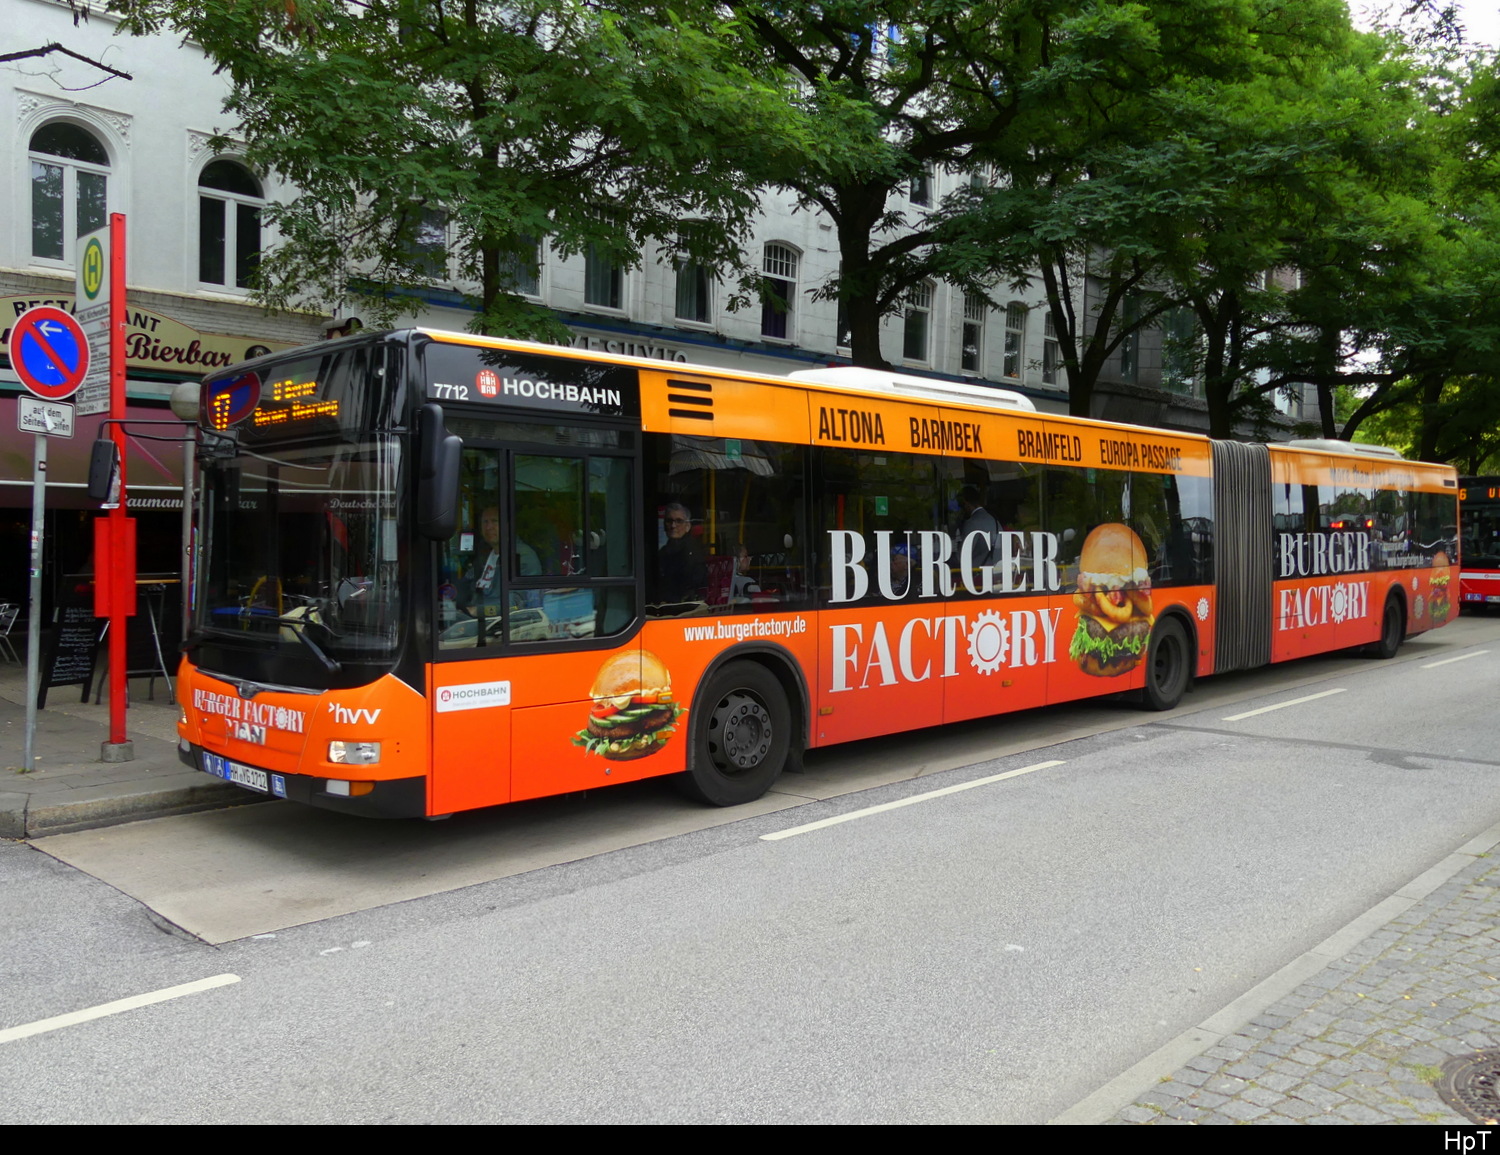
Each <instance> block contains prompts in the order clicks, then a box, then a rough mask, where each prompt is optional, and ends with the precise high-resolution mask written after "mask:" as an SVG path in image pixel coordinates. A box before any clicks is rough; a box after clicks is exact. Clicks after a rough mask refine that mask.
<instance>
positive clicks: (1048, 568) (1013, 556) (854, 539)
mask: <svg viewBox="0 0 1500 1155" xmlns="http://www.w3.org/2000/svg"><path fill="white" fill-rule="evenodd" d="M871 537H872V538H873V539H874V546H875V549H874V556H873V557H872V558H870V559H869V560H868V561H867V560H866V553H867V547H866V545H865V535H864V534H862V533H859V532H857V531H856V530H852V529H833V530H829V531H828V538H829V542H828V545H829V556H830V558H831V559H832V562H833V585H832V589H831V590H830V592H829V598H828V600H829V601H830V602H857V601H859V600H860V599H861V598H863V597H866V596H868V595H870V594H871V593H872V592H873V593H878V594H879V595H880V596H881V597H883V598H885V599H886V600H887V601H893V602H894V601H901V600H903V599H905V598H907V597H909V596H915V597H917V598H946V597H952V596H953V594H954V590H955V585H954V570H953V568H952V567H954V566H955V565H956V566H957V567H958V572H957V580H958V582H959V583H960V584H961V585H962V586H963V588H964V589H965V590H967V591H968V592H969V593H971V594H991V593H1001V594H1010V593H1022V592H1025V591H1031V592H1035V593H1056V592H1058V591H1059V590H1060V589H1061V586H1060V584H1059V582H1058V576H1057V535H1056V534H1053V533H1036V532H1032V533H1019V532H1016V531H1014V530H1001V531H1000V532H999V533H996V534H988V533H985V532H984V531H983V530H975V531H974V532H973V533H971V534H969V535H967V536H966V537H965V538H964V540H963V542H962V544H961V545H960V546H959V547H958V551H957V555H956V556H955V553H954V548H953V539H952V538H950V537H949V536H948V535H947V534H946V533H941V532H939V531H937V530H931V529H923V530H906V531H904V532H903V533H901V534H899V535H898V534H896V533H894V532H893V531H891V530H888V529H879V530H876V531H875V532H874V533H873V534H871ZM997 544H998V546H999V549H1000V560H999V562H997V563H996V564H995V565H993V566H988V565H981V564H979V561H977V560H976V559H983V558H985V557H987V556H989V555H990V551H991V550H992V549H993V548H994V547H995V546H996V545H997ZM897 546H900V547H901V549H902V551H903V552H902V554H901V555H899V556H901V557H902V558H903V561H905V559H907V558H909V559H910V561H909V567H910V568H909V569H908V572H906V573H904V574H900V573H898V572H897V567H898V563H896V562H895V561H894V560H893V559H894V557H896V556H898V555H897V554H896V553H895V547H897ZM872 569H873V571H874V573H873V577H874V589H873V590H872V589H871V577H872V574H871V570H872Z"/></svg>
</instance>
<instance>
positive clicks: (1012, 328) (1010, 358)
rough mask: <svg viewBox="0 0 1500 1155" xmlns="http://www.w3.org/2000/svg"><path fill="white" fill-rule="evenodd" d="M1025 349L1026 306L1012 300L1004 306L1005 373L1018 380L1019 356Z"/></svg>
mask: <svg viewBox="0 0 1500 1155" xmlns="http://www.w3.org/2000/svg"><path fill="white" fill-rule="evenodd" d="M1025 350H1026V306H1025V305H1018V304H1016V303H1015V302H1014V301H1012V302H1011V303H1010V304H1009V305H1006V306H1005V375H1006V376H1007V377H1010V378H1012V379H1016V380H1019V378H1020V376H1021V363H1022V362H1021V357H1022V355H1023V354H1024V352H1025Z"/></svg>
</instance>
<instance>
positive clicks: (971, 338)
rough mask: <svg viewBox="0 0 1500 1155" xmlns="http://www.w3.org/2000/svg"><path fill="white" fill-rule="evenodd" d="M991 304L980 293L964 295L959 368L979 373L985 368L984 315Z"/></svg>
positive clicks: (967, 371) (966, 371)
mask: <svg viewBox="0 0 1500 1155" xmlns="http://www.w3.org/2000/svg"><path fill="white" fill-rule="evenodd" d="M988 311H989V303H988V302H987V301H986V300H985V299H984V296H983V294H980V293H965V294H964V328H963V342H962V344H961V346H960V348H959V368H960V369H961V370H963V371H964V372H965V373H978V372H980V371H981V370H982V369H983V367H984V315H985V313H987V312H988Z"/></svg>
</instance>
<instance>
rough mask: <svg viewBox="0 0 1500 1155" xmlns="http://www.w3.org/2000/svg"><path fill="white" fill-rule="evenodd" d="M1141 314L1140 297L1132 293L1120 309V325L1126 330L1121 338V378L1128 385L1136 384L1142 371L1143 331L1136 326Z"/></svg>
mask: <svg viewBox="0 0 1500 1155" xmlns="http://www.w3.org/2000/svg"><path fill="white" fill-rule="evenodd" d="M1140 316H1141V302H1140V298H1138V297H1137V296H1136V295H1135V294H1134V293H1131V294H1130V295H1128V296H1127V297H1126V298H1125V304H1124V307H1123V308H1122V309H1121V311H1120V327H1121V328H1122V329H1124V330H1125V334H1124V336H1123V337H1121V338H1120V380H1121V381H1123V382H1124V383H1125V384H1127V385H1134V384H1135V383H1136V380H1137V378H1138V377H1139V376H1140V371H1141V332H1140V329H1138V328H1137V327H1136V326H1137V323H1138V322H1139V320H1140Z"/></svg>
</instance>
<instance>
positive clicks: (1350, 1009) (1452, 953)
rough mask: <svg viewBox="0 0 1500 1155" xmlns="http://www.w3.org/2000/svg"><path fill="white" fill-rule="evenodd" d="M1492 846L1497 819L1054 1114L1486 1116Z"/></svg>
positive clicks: (1495, 1036) (1083, 1119)
mask: <svg viewBox="0 0 1500 1155" xmlns="http://www.w3.org/2000/svg"><path fill="white" fill-rule="evenodd" d="M1497 849H1500V825H1497V826H1495V827H1491V828H1490V829H1489V830H1488V831H1486V832H1484V833H1483V834H1480V835H1478V836H1477V837H1475V838H1474V839H1472V840H1471V841H1470V842H1468V843H1467V844H1465V845H1464V846H1463V847H1461V848H1460V849H1459V850H1458V851H1456V852H1455V853H1453V854H1451V855H1449V856H1448V857H1447V858H1445V859H1444V860H1443V861H1442V862H1439V863H1438V864H1437V865H1435V866H1434V867H1432V869H1430V870H1428V871H1426V872H1425V873H1423V874H1422V875H1420V876H1419V877H1417V878H1415V879H1413V880H1412V881H1411V882H1410V883H1408V884H1407V885H1406V886H1404V887H1402V888H1401V889H1400V890H1399V891H1397V892H1396V893H1395V894H1393V895H1392V896H1391V897H1390V898H1388V899H1386V900H1385V901H1384V902H1381V903H1379V904H1377V905H1376V906H1375V907H1373V908H1372V909H1371V910H1369V911H1367V912H1366V913H1365V914H1363V915H1361V916H1360V917H1359V918H1356V919H1355V920H1354V921H1353V922H1351V923H1349V925H1347V926H1346V927H1344V928H1343V929H1342V930H1340V931H1338V932H1336V933H1335V934H1333V935H1331V936H1330V937H1329V938H1328V939H1326V940H1325V941H1324V942H1322V943H1320V944H1319V945H1318V946H1316V947H1314V948H1313V949H1312V950H1310V951H1308V952H1307V953H1306V954H1304V955H1302V956H1301V957H1300V958H1297V959H1294V960H1293V961H1292V962H1290V963H1288V964H1287V965H1286V966H1285V967H1283V968H1282V969H1281V970H1280V971H1278V972H1277V973H1276V974H1274V975H1272V976H1271V977H1270V978H1268V979H1266V980H1265V981H1264V982H1262V983H1260V984H1259V985H1258V986H1256V987H1255V988H1253V989H1252V990H1250V991H1248V992H1247V993H1246V994H1245V995H1243V996H1242V997H1240V998H1239V999H1236V1000H1235V1001H1234V1002H1233V1003H1231V1004H1230V1005H1229V1006H1227V1007H1225V1008H1224V1009H1223V1010H1222V1011H1220V1012H1219V1013H1218V1014H1216V1015H1214V1016H1212V1017H1211V1018H1209V1019H1207V1020H1205V1021H1204V1022H1203V1023H1201V1024H1199V1026H1198V1027H1196V1028H1194V1029H1192V1030H1189V1031H1186V1032H1184V1033H1183V1034H1182V1035H1180V1036H1178V1038H1177V1039H1175V1040H1173V1041H1172V1042H1171V1043H1169V1044H1167V1045H1166V1046H1165V1047H1162V1048H1161V1049H1160V1050H1158V1051H1157V1052H1155V1053H1154V1054H1152V1055H1150V1056H1148V1057H1147V1058H1146V1059H1144V1060H1142V1061H1141V1062H1140V1063H1137V1064H1136V1065H1135V1066H1134V1067H1132V1068H1131V1069H1130V1070H1129V1071H1126V1072H1125V1073H1124V1074H1122V1075H1121V1076H1120V1077H1118V1078H1116V1079H1114V1080H1112V1081H1111V1082H1110V1083H1109V1084H1107V1085H1106V1086H1105V1087H1103V1088H1101V1089H1100V1090H1099V1091H1097V1092H1095V1093H1094V1094H1093V1095H1091V1096H1089V1098H1087V1099H1085V1100H1084V1101H1083V1102H1082V1103H1079V1104H1077V1105H1076V1106H1074V1107H1072V1108H1070V1109H1069V1110H1068V1111H1066V1112H1065V1113H1064V1114H1063V1115H1061V1116H1059V1117H1058V1118H1056V1119H1054V1120H1053V1122H1054V1123H1113V1124H1153V1125H1155V1124H1171V1125H1182V1124H1198V1125H1204V1124H1220V1125H1222V1124H1228V1123H1254V1124H1282V1125H1286V1124H1293V1123H1313V1124H1325V1125H1326V1124H1330V1123H1428V1124H1438V1125H1442V1126H1448V1127H1455V1126H1472V1125H1474V1124H1475V1123H1476V1122H1479V1123H1485V1124H1490V1123H1494V1122H1495V1121H1496V1117H1497V1116H1500V1090H1497V1085H1496V1084H1497V1081H1500V1080H1497V1072H1500V978H1497V976H1500V856H1497V855H1495V852H1496V850H1497ZM1463 1058H1467V1059H1469V1060H1471V1061H1470V1062H1468V1063H1465V1062H1463V1061H1462V1059H1463ZM1439 1087H1442V1088H1443V1089H1445V1090H1447V1091H1449V1092H1450V1093H1451V1092H1454V1091H1457V1092H1458V1094H1457V1098H1458V1100H1459V1101H1460V1102H1462V1103H1463V1104H1464V1105H1465V1107H1466V1108H1467V1109H1468V1112H1469V1113H1468V1114H1462V1113H1460V1112H1459V1111H1457V1110H1455V1109H1454V1108H1453V1107H1452V1106H1450V1105H1449V1103H1448V1102H1445V1101H1444V1099H1443V1097H1441V1096H1440V1094H1439Z"/></svg>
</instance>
